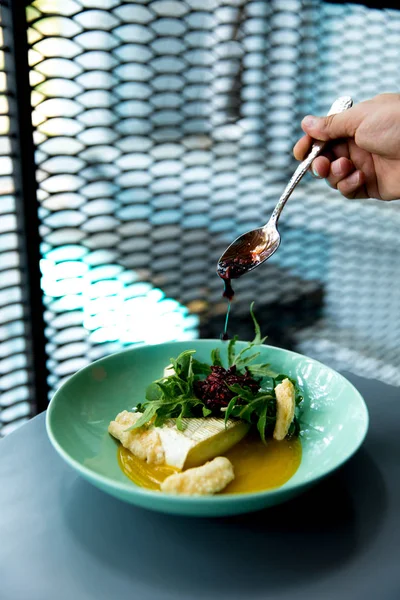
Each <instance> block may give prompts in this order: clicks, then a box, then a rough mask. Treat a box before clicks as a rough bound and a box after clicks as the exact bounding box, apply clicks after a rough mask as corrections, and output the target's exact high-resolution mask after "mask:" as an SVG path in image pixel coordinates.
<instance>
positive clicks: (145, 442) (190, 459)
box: [108, 410, 250, 469]
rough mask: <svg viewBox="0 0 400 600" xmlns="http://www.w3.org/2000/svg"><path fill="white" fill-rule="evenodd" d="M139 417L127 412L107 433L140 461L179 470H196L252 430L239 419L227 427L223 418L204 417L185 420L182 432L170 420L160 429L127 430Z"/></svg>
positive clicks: (147, 427)
mask: <svg viewBox="0 0 400 600" xmlns="http://www.w3.org/2000/svg"><path fill="white" fill-rule="evenodd" d="M140 417H141V413H134V412H128V411H126V410H124V411H123V412H121V413H120V414H119V415H117V416H116V417H115V421H111V423H110V425H109V428H108V431H109V432H110V433H111V435H113V436H114V437H115V438H117V439H118V440H119V441H120V442H121V444H122V445H123V446H125V448H127V449H128V450H130V451H131V452H132V454H134V455H135V456H137V457H138V458H140V459H142V460H145V461H146V462H148V463H153V464H156V465H160V464H166V465H169V466H171V467H175V468H177V469H187V468H190V467H197V466H199V465H203V464H204V463H205V462H207V461H208V460H210V459H211V458H214V457H215V456H219V455H221V454H224V452H226V451H227V450H229V448H231V447H232V446H234V444H236V443H237V442H239V441H240V440H241V439H242V438H243V437H244V436H245V435H246V433H247V432H248V431H249V429H250V425H249V424H248V423H245V422H244V421H239V420H237V419H236V420H233V419H229V421H228V422H227V423H226V424H225V422H224V419H216V418H214V417H207V418H204V417H203V418H199V419H197V418H191V419H182V429H178V428H177V427H176V424H175V420H174V419H169V420H168V421H166V422H165V423H164V424H163V425H162V426H161V427H155V425H154V422H150V423H149V424H147V425H143V426H142V427H140V428H139V429H130V430H129V431H127V428H130V427H132V426H133V425H134V424H135V422H136V421H137V420H138V418H140Z"/></svg>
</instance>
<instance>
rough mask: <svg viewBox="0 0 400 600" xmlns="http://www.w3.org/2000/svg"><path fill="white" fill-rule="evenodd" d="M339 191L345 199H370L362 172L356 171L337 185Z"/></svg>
mask: <svg viewBox="0 0 400 600" xmlns="http://www.w3.org/2000/svg"><path fill="white" fill-rule="evenodd" d="M337 189H338V190H339V192H340V193H341V194H342V196H344V197H345V198H349V199H354V198H368V197H369V195H368V193H367V190H366V189H365V175H364V173H363V172H362V171H354V172H353V173H352V174H351V175H349V176H348V177H345V178H344V179H342V180H341V181H339V183H338V184H337Z"/></svg>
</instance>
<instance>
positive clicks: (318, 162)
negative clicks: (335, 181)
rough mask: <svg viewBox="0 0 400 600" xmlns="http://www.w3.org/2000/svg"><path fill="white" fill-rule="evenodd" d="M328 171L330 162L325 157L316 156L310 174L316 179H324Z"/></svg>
mask: <svg viewBox="0 0 400 600" xmlns="http://www.w3.org/2000/svg"><path fill="white" fill-rule="evenodd" d="M330 169H331V161H330V160H329V158H328V157H327V156H318V158H316V159H315V160H314V161H313V163H312V165H311V173H312V174H313V175H314V177H317V178H318V179H326V178H327V177H328V175H329V172H330Z"/></svg>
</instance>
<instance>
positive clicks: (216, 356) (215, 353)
mask: <svg viewBox="0 0 400 600" xmlns="http://www.w3.org/2000/svg"><path fill="white" fill-rule="evenodd" d="M211 362H212V364H213V366H214V367H222V360H221V352H220V350H219V348H214V350H211Z"/></svg>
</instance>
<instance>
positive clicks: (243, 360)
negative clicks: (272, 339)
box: [228, 302, 267, 369]
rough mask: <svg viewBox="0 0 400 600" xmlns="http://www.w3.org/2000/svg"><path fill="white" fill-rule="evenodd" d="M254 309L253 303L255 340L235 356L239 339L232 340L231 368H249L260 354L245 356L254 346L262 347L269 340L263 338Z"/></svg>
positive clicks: (252, 314) (251, 307)
mask: <svg viewBox="0 0 400 600" xmlns="http://www.w3.org/2000/svg"><path fill="white" fill-rule="evenodd" d="M253 309H254V302H252V303H251V305H250V315H251V318H252V320H253V323H254V329H255V336H254V339H253V341H252V342H249V343H248V344H247V346H245V347H244V348H242V350H240V351H239V353H238V354H235V344H236V341H237V339H238V338H237V336H235V337H234V338H233V339H232V340H230V342H229V344H228V363H229V366H233V365H236V367H237V368H238V369H243V368H244V367H246V366H248V365H249V364H250V363H251V362H253V360H255V359H256V358H257V357H258V356H259V355H260V352H255V353H254V354H251V355H248V356H244V355H245V354H246V353H247V352H248V351H249V350H251V349H252V348H254V346H260V345H261V344H263V343H264V342H265V340H266V339H267V338H266V337H261V330H260V325H259V324H258V321H257V319H256V317H255V314H254V310H253Z"/></svg>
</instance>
